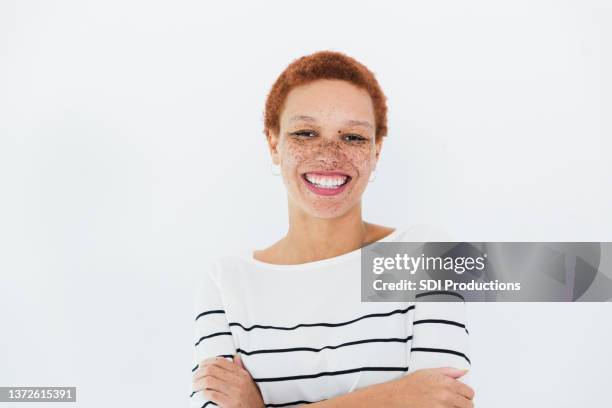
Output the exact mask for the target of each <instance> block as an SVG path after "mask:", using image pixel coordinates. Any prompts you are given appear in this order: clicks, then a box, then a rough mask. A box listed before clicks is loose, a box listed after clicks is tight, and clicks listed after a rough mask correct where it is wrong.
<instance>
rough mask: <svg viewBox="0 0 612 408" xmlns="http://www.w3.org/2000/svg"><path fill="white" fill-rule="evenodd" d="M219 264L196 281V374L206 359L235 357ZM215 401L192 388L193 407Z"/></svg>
mask: <svg viewBox="0 0 612 408" xmlns="http://www.w3.org/2000/svg"><path fill="white" fill-rule="evenodd" d="M216 267H217V265H216V263H215V264H213V266H212V268H211V270H207V271H204V272H203V273H202V275H201V276H200V277H199V280H198V283H197V285H196V293H195V299H194V318H195V322H194V324H195V326H194V329H195V330H194V346H193V347H194V349H193V350H194V351H193V366H192V369H191V371H192V376H193V372H194V371H195V370H196V369H197V368H198V367H199V364H200V362H201V361H202V360H204V359H206V358H209V357H215V356H224V357H227V358H231V357H232V355H233V354H234V353H235V352H236V347H235V343H234V340H233V337H232V333H231V331H230V328H229V324H228V321H227V318H226V315H225V309H224V305H223V302H222V299H221V296H220V293H219V287H218V285H217V282H216V281H215V274H214V272H215V271H216V269H215V268H216ZM215 405H216V404H215V403H213V402H211V401H208V400H207V399H206V398H205V397H204V393H203V392H202V391H198V392H194V391H193V389H192V392H191V395H190V407H191V408H202V407H205V406H206V407H208V406H215Z"/></svg>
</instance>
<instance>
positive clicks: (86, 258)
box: [0, 0, 612, 408]
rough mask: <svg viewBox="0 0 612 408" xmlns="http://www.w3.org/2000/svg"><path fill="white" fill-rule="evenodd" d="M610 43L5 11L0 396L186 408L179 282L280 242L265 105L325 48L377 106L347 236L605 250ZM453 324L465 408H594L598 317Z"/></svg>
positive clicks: (132, 4)
mask: <svg viewBox="0 0 612 408" xmlns="http://www.w3.org/2000/svg"><path fill="white" fill-rule="evenodd" d="M611 40H612V9H611V7H610V3H609V2H606V1H585V0H580V1H578V0H575V1H564V2H553V1H534V0H529V1H525V0H520V1H512V2H509V1H503V2H502V1H493V2H492V1H462V2H456V1H434V2H416V1H412V2H401V3H400V2H396V1H375V2H374V1H368V2H360V1H350V2H348V1H339V2H322V1H309V2H307V4H306V3H300V4H297V3H292V2H281V1H274V2H272V1H266V2H247V1H243V2H232V1H226V2H222V3H219V2H216V3H212V2H205V1H196V0H193V1H164V2H159V1H135V0H121V1H119V0H115V1H112V0H106V1H97V2H95V1H82V0H74V1H67V0H64V1H42V0H41V1H31V0H19V1H17V0H8V1H3V2H2V3H0V187H1V190H0V248H1V249H0V320H1V321H2V325H3V326H2V331H1V333H2V335H0V361H1V362H2V363H1V367H2V369H0V386H35V385H40V386H77V387H78V391H77V401H78V402H77V404H76V406H78V407H87V408H89V407H92V408H97V407H107V406H109V405H119V406H150V407H168V406H173V407H180V406H187V405H188V401H187V396H188V394H189V392H190V386H191V384H190V382H191V367H192V346H193V333H192V323H193V317H194V316H193V315H192V301H193V286H194V283H195V282H196V279H197V276H198V274H199V273H202V271H203V270H204V268H206V267H207V265H208V262H210V260H211V259H212V258H214V257H216V256H217V255H219V254H223V253H231V252H232V251H234V250H235V249H236V248H237V247H253V248H261V247H263V246H266V245H269V244H271V243H272V242H274V241H275V240H276V239H278V238H280V237H281V236H282V234H283V233H284V232H285V231H286V228H287V219H286V197H285V191H284V187H283V185H282V182H281V180H280V178H279V177H274V176H272V175H271V174H270V169H269V163H270V160H269V157H268V151H267V148H266V145H265V140H264V136H263V134H262V126H263V121H262V115H263V106H264V100H265V96H266V93H267V91H268V90H269V87H270V86H271V84H272V82H273V81H274V80H275V78H276V76H277V75H278V74H279V73H280V72H281V71H282V69H283V68H284V67H285V66H286V65H287V64H289V63H290V62H291V61H292V60H294V59H295V58H298V57H300V56H302V55H305V54H308V53H311V52H314V51H318V50H322V49H332V50H337V51H342V52H345V53H347V54H349V55H351V56H353V57H355V58H357V59H359V60H360V61H362V62H363V63H364V64H366V65H367V66H368V67H370V69H372V70H373V71H374V72H375V74H376V75H377V76H378V79H379V81H380V83H381V85H382V87H383V89H384V91H385V92H386V94H387V96H388V99H389V136H388V138H387V139H386V141H385V144H384V147H383V153H382V157H381V162H380V164H379V167H378V172H377V178H376V180H375V182H373V183H371V185H370V186H369V188H368V190H367V191H366V193H365V195H364V216H365V218H366V220H368V221H371V222H375V223H380V224H384V225H390V226H398V225H411V224H432V225H437V226H440V227H442V228H444V229H446V230H447V231H448V232H449V233H450V234H451V235H452V236H453V237H454V238H455V239H456V240H458V241H610V240H612V211H610V210H611V209H612V161H611V160H610V157H611V153H612V137H611V136H612V120H611V118H610V112H611V111H612V81H611V75H610V72H612V59H611V58H612V44H611V43H612V41H611ZM468 312H469V325H470V327H471V330H470V333H471V339H472V350H473V351H472V361H473V363H474V364H473V369H472V373H471V375H472V380H473V382H474V384H475V389H476V402H477V406H479V407H485V408H487V407H495V408H510V407H515V406H523V407H538V408H539V407H553V406H554V407H574V406H583V407H602V406H604V405H606V404H609V401H610V396H609V388H608V386H609V373H610V370H609V363H610V361H612V352H611V351H610V344H612V329H611V323H610V321H611V317H612V307H611V304H610V303H605V304H604V303H593V304H577V303H574V304H562V303H558V304H516V303H515V304H494V303H481V304H470V305H469V309H468ZM606 378H608V379H607V380H606ZM60 405H62V404H57V405H54V406H57V407H60ZM65 405H66V406H67V407H73V406H75V404H65Z"/></svg>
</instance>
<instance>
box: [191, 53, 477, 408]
mask: <svg viewBox="0 0 612 408" xmlns="http://www.w3.org/2000/svg"><path fill="white" fill-rule="evenodd" d="M264 134H265V136H266V141H267V144H268V148H269V151H270V156H271V159H272V162H273V163H274V164H276V165H278V166H280V169H281V172H280V174H281V175H282V179H283V182H284V184H285V187H286V189H287V200H288V215H289V229H288V231H287V233H286V235H285V236H284V237H282V238H280V239H279V240H278V241H277V242H275V243H274V244H272V245H270V246H269V247H267V248H264V249H261V250H255V251H251V250H249V251H247V252H240V253H237V254H235V255H233V256H229V257H222V258H219V259H217V260H216V262H214V264H213V265H211V267H210V269H209V270H206V271H203V272H202V275H201V277H200V282H199V284H198V289H197V293H196V299H195V339H194V347H195V348H194V367H193V369H192V371H193V388H192V394H191V406H192V407H193V408H195V407H198V408H201V407H205V406H209V405H217V406H221V407H225V408H231V407H263V406H267V407H289V406H296V405H302V404H306V403H308V404H313V405H314V406H316V407H346V406H351V407H354V406H355V407H357V406H385V407H387V406H388V407H413V408H415V407H431V406H436V407H448V408H450V407H460V408H464V407H467V408H469V407H472V406H473V402H472V399H473V397H474V391H473V390H472V389H471V388H470V387H469V386H468V385H466V384H464V383H463V382H461V381H460V380H459V378H460V377H461V376H463V375H464V374H465V370H463V369H464V368H467V367H469V366H470V364H471V363H470V359H469V357H468V349H469V347H468V331H467V328H466V324H465V316H464V307H465V305H464V304H463V302H462V301H454V302H434V300H435V298H436V296H437V295H436V294H434V293H431V294H428V295H426V296H425V298H428V300H429V301H424V302H419V303H418V304H417V303H414V302H412V303H411V302H381V303H377V302H361V301H360V284H361V281H360V261H361V258H360V251H361V249H362V248H363V247H364V246H366V245H370V244H372V243H375V242H383V241H389V242H393V241H396V242H397V241H401V240H407V239H408V240H410V239H414V238H415V237H414V236H413V235H412V232H414V231H413V230H412V229H411V228H391V227H385V226H381V225H376V224H373V223H369V222H366V221H364V220H363V218H362V210H361V208H362V207H361V199H362V195H363V192H364V191H365V189H366V187H367V186H368V182H369V181H370V178H371V174H372V172H373V171H374V170H375V168H376V164H377V162H378V160H379V157H380V153H381V148H382V141H383V138H384V137H385V136H386V134H387V106H386V98H385V96H384V94H383V92H382V90H381V89H380V86H379V85H378V82H377V81H376V79H375V77H374V74H373V73H372V72H371V71H369V70H368V69H367V68H366V67H365V66H364V65H362V64H361V63H359V62H357V61H356V60H355V59H353V58H351V57H348V56H347V55H345V54H342V53H339V52H332V51H321V52H317V53H314V54H312V55H308V56H305V57H301V58H299V59H297V60H296V61H294V62H293V63H291V64H290V65H289V66H288V67H287V68H286V69H285V71H283V73H282V74H281V75H280V76H279V78H278V79H277V81H276V82H275V83H274V85H273V86H272V89H271V90H270V93H269V95H268V99H267V101H266V110H265V129H264ZM339 288H341V290H339Z"/></svg>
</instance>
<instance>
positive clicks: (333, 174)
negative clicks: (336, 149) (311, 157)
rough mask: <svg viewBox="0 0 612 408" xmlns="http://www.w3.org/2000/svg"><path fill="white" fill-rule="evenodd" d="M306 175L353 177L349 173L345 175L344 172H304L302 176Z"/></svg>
mask: <svg viewBox="0 0 612 408" xmlns="http://www.w3.org/2000/svg"><path fill="white" fill-rule="evenodd" d="M304 174H318V175H321V176H346V177H351V176H350V175H349V174H348V173H344V172H342V171H307V172H304V173H303V174H302V175H304Z"/></svg>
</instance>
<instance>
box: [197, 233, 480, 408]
mask: <svg viewBox="0 0 612 408" xmlns="http://www.w3.org/2000/svg"><path fill="white" fill-rule="evenodd" d="M410 232H411V231H410V229H396V230H395V231H394V232H393V233H391V234H390V235H388V236H387V237H385V238H383V239H382V240H380V241H378V242H381V241H416V240H415V239H411V237H410ZM360 261H361V257H360V250H359V249H358V250H355V251H352V252H349V253H346V254H343V255H340V256H337V257H334V258H329V259H324V260H320V261H314V262H308V263H304V264H298V265H274V264H268V263H265V262H261V261H259V260H256V259H255V258H253V256H252V252H249V251H240V252H239V253H237V254H236V255H232V256H225V257H220V258H218V259H217V260H216V261H215V262H214V263H213V265H211V268H210V269H209V270H207V271H204V272H203V273H202V276H201V277H200V279H199V282H198V285H197V293H196V297H195V304H194V306H195V311H194V314H195V339H194V353H193V366H192V372H193V371H195V370H196V369H197V368H198V364H199V363H200V362H201V361H202V360H204V359H206V358H209V357H213V356H226V357H228V358H230V357H231V356H232V355H233V354H235V353H240V355H241V357H242V361H243V363H244V365H245V367H246V369H247V370H248V371H249V373H250V374H251V376H252V377H253V380H254V381H255V383H256V384H257V385H258V387H259V389H260V391H261V394H262V397H263V400H264V403H265V405H266V406H267V407H291V406H296V405H301V404H306V403H312V402H316V401H321V400H324V399H329V398H333V397H336V396H339V395H343V394H346V393H349V392H351V391H353V390H356V389H358V388H361V387H365V386H367V385H371V384H378V383H381V382H385V381H389V380H393V379H397V378H399V377H401V376H404V375H407V374H410V373H411V372H413V371H415V370H418V369H421V368H433V367H446V366H449V367H457V368H469V367H470V360H469V356H468V351H469V350H468V347H469V343H468V334H469V333H468V330H467V327H466V313H465V312H466V311H465V303H464V302H463V300H462V299H459V298H458V297H456V296H450V297H452V298H454V300H455V301H452V302H448V301H445V302H434V301H432V300H434V297H435V296H444V295H439V294H435V293H431V295H430V296H428V295H426V296H422V297H420V298H419V299H418V301H417V302H361V286H360V285H361V281H360V276H361V275H360ZM445 296H447V297H448V295H445ZM427 298H430V300H429V301H428V300H427ZM465 378H466V376H464V377H463V379H465ZM214 405H215V404H214V403H213V402H211V401H208V400H207V399H206V398H205V397H204V395H203V392H201V391H198V392H194V391H193V390H192V392H191V395H190V406H191V407H192V408H201V407H205V406H214Z"/></svg>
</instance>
